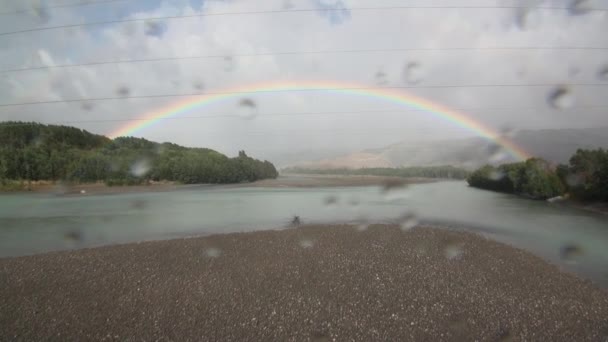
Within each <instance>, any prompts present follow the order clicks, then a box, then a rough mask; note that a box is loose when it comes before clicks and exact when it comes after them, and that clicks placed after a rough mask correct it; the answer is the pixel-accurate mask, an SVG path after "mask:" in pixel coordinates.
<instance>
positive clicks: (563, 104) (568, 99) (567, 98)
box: [548, 86, 574, 110]
mask: <svg viewBox="0 0 608 342" xmlns="http://www.w3.org/2000/svg"><path fill="white" fill-rule="evenodd" d="M548 100H549V104H550V105H551V106H552V107H553V108H555V109H561V110H563V109H568V108H570V107H572V106H573V105H574V95H573V94H572V91H571V90H570V88H568V87H566V86H559V87H557V88H555V89H553V90H552V91H551V92H550V93H549V97H548Z"/></svg>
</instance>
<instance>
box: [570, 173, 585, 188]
mask: <svg viewBox="0 0 608 342" xmlns="http://www.w3.org/2000/svg"><path fill="white" fill-rule="evenodd" d="M584 179H585V178H584V176H583V175H581V174H578V173H577V174H569V175H568V176H566V183H567V184H568V185H569V186H571V187H576V186H579V185H581V184H583V181H584Z"/></svg>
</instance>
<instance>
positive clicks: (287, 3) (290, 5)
mask: <svg viewBox="0 0 608 342" xmlns="http://www.w3.org/2000/svg"><path fill="white" fill-rule="evenodd" d="M294 7H296V6H295V5H294V4H293V2H292V1H291V0H284V1H283V9H284V10H290V9H293V8H294Z"/></svg>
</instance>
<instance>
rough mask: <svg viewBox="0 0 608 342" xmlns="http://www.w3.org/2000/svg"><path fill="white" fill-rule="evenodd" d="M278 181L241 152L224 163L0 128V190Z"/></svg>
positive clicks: (166, 148)
mask: <svg viewBox="0 0 608 342" xmlns="http://www.w3.org/2000/svg"><path fill="white" fill-rule="evenodd" d="M277 176H278V172H277V170H276V169H275V167H274V165H273V164H272V163H270V162H269V161H260V160H257V159H253V158H251V157H249V156H247V154H246V153H245V151H240V152H239V154H238V156H237V157H234V158H229V157H227V156H225V155H223V154H221V153H219V152H216V151H214V150H211V149H207V148H189V147H183V146H179V145H176V144H173V143H168V142H165V143H157V142H153V141H149V140H146V139H143V138H134V137H119V138H116V139H110V138H108V137H105V136H102V135H97V134H92V133H89V132H87V131H85V130H81V129H78V128H75V127H69V126H56V125H44V124H40V123H35V122H31V123H30V122H3V123H0V184H1V185H3V186H4V187H5V188H6V187H8V186H9V185H11V184H12V185H15V184H24V183H27V182H31V181H69V182H75V183H88V182H105V183H106V184H108V185H136V184H146V183H149V182H151V181H174V182H179V183H184V184H194V183H240V182H252V181H255V180H258V179H265V178H276V177H277Z"/></svg>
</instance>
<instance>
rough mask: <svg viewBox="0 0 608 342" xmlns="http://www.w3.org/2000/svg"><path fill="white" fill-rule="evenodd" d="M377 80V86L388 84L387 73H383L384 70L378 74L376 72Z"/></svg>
mask: <svg viewBox="0 0 608 342" xmlns="http://www.w3.org/2000/svg"><path fill="white" fill-rule="evenodd" d="M375 79H376V84H377V85H379V86H383V85H387V84H388V80H387V78H386V73H384V71H382V70H379V71H378V72H376V75H375Z"/></svg>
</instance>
